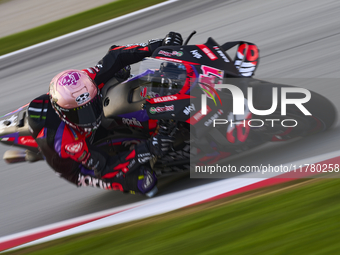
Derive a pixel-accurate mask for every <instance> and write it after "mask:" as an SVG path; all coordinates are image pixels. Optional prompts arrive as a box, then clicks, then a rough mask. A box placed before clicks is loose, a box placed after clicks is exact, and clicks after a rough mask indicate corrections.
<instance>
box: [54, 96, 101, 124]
mask: <svg viewBox="0 0 340 255" xmlns="http://www.w3.org/2000/svg"><path fill="white" fill-rule="evenodd" d="M59 109H60V111H61V113H62V114H63V117H64V118H65V120H66V121H68V122H70V123H72V124H74V125H76V126H78V127H81V128H96V127H98V125H99V124H100V121H101V118H102V114H103V104H102V100H101V97H100V96H99V95H97V96H95V97H94V98H93V99H92V100H90V101H89V102H88V103H87V104H85V105H82V106H80V107H77V108H73V109H64V108H61V107H59Z"/></svg>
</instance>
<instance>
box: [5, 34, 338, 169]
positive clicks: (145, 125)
mask: <svg viewBox="0 0 340 255" xmlns="http://www.w3.org/2000/svg"><path fill="white" fill-rule="evenodd" d="M234 46H238V48H237V51H236V56H235V58H234V59H231V58H230V56H229V55H228V54H227V53H226V51H227V50H228V49H230V48H232V47H234ZM151 58H154V59H158V60H164V61H170V62H173V63H180V64H182V65H184V66H185V69H186V80H185V83H184V86H183V87H182V88H181V90H180V91H179V93H177V94H175V95H171V96H163V97H156V98H145V94H146V91H145V90H146V88H141V86H140V84H139V82H138V79H137V78H136V77H135V78H131V79H129V80H127V81H125V82H123V83H121V82H119V81H117V80H115V79H112V80H110V81H109V82H108V83H107V84H105V85H104V87H103V89H102V94H103V109H104V116H105V117H104V119H103V123H102V127H101V128H99V130H98V131H97V132H96V136H95V139H94V143H95V144H96V145H97V146H100V147H101V148H102V149H104V150H105V151H107V152H108V153H109V154H115V153H118V152H120V151H122V150H127V149H128V148H129V146H128V145H130V144H133V143H137V142H141V141H143V140H146V139H148V138H149V137H150V136H151V135H153V134H154V133H155V131H156V128H157V120H159V119H168V120H174V121H177V123H178V127H179V128H178V129H179V131H178V132H177V133H176V142H175V146H174V147H175V150H174V152H172V153H170V154H169V155H168V156H167V157H164V158H163V159H159V160H158V164H159V168H160V169H162V168H165V167H172V169H176V168H177V169H179V168H181V167H178V166H183V165H185V164H187V165H188V164H189V163H190V160H189V159H190V146H191V147H192V146H193V144H191V142H194V144H195V146H196V148H197V149H198V151H200V152H201V153H200V156H199V160H204V161H205V160H208V161H217V160H219V159H222V158H225V157H228V156H230V155H232V154H235V153H239V152H241V151H242V150H246V148H252V147H254V146H257V145H259V144H263V143H264V142H267V141H271V140H276V141H282V140H286V139H290V138H293V137H296V136H298V135H301V134H302V131H301V130H303V131H304V132H305V130H306V129H307V128H308V132H309V133H311V132H319V131H322V130H324V129H326V128H328V127H329V126H331V125H332V124H333V122H334V119H335V110H334V109H333V108H334V107H333V106H332V105H331V103H330V102H329V101H327V102H326V101H325V100H326V99H322V100H324V101H323V103H324V104H328V106H327V107H328V108H327V111H330V112H331V115H332V116H331V117H329V121H328V123H325V121H320V119H321V118H320V115H325V114H324V113H323V112H322V113H318V112H317V111H315V115H314V114H313V118H314V119H315V120H313V121H314V122H313V123H311V124H309V122H311V121H310V120H308V121H307V122H308V125H309V126H308V127H306V125H307V124H306V125H305V126H303V127H302V128H301V129H298V131H296V132H294V130H292V129H284V130H280V129H275V130H272V131H270V132H267V133H266V132H262V130H259V129H256V128H255V129H251V128H250V127H249V126H241V125H238V126H235V127H234V128H229V129H226V128H225V127H224V128H223V130H219V129H216V128H212V125H211V123H212V120H213V119H214V118H215V119H216V118H227V117H228V116H230V114H231V113H232V103H233V98H232V96H231V94H230V93H228V91H222V92H220V91H218V92H217V91H216V90H215V89H214V84H218V83H222V82H223V81H224V79H232V81H233V82H234V84H236V85H237V86H238V87H239V88H240V89H241V90H242V91H243V92H244V94H246V90H247V87H248V86H249V84H250V83H251V84H252V86H254V87H257V88H258V89H259V90H258V91H259V93H258V95H259V96H258V98H257V99H256V100H255V99H254V106H256V107H257V109H261V107H267V105H264V106H263V105H262V104H263V101H264V99H263V97H261V95H264V94H266V93H267V91H268V90H269V91H271V87H272V86H274V85H275V86H281V85H278V84H271V83H267V82H264V81H259V80H256V79H253V78H251V77H252V76H253V74H254V72H255V70H256V68H257V66H258V64H259V50H258V48H257V47H256V45H254V44H252V43H249V42H244V41H235V42H227V43H225V44H223V45H222V46H220V45H219V44H218V43H216V42H215V41H214V40H213V39H212V38H209V39H208V40H207V42H206V43H204V44H198V45H183V46H170V47H169V46H163V47H160V48H158V49H156V50H155V51H154V54H153V55H152V57H151ZM235 81H236V82H235ZM282 86H284V85H282ZM202 91H205V92H206V93H208V94H209V95H211V94H213V95H216V98H217V99H218V102H219V103H218V104H216V103H214V100H208V102H207V103H208V104H207V114H206V115H202V112H201V110H202V109H201V98H200V95H201V94H202ZM209 95H208V96H209ZM222 103H223V107H221V106H222ZM269 106H270V105H269ZM157 107H159V109H165V107H170V108H169V111H159V112H157V114H152V113H151V111H152V109H157ZM26 108H27V106H25V107H21V108H19V109H18V110H17V111H14V112H12V113H10V114H7V115H5V116H3V117H2V118H1V119H0V141H1V142H2V143H4V144H6V145H13V146H16V147H21V148H24V149H28V150H29V151H31V152H33V153H36V154H38V155H39V148H38V146H37V144H36V143H35V141H34V139H33V138H32V137H31V136H30V132H29V127H28V125H27V119H26V115H25V110H26ZM264 109H268V108H264ZM316 115H317V116H316ZM251 117H252V115H251V113H249V114H248V115H246V116H244V117H243V118H245V119H248V118H251ZM257 117H258V116H257ZM259 118H260V117H259ZM308 132H307V133H308ZM303 135H304V134H303ZM189 141H190V142H189ZM245 145H247V146H245ZM33 158H34V157H33ZM37 158H38V159H42V157H41V155H40V156H38V157H37ZM14 161H15V160H13V162H14ZM33 161H34V160H33ZM181 169H182V168H181ZM171 171H172V170H171ZM175 171H176V170H175Z"/></svg>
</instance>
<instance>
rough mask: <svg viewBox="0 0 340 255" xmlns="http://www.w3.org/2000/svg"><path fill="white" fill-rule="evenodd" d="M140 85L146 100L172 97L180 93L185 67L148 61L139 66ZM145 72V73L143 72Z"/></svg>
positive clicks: (184, 77) (184, 76)
mask: <svg viewBox="0 0 340 255" xmlns="http://www.w3.org/2000/svg"><path fill="white" fill-rule="evenodd" d="M141 68H142V69H144V70H140V71H141V73H143V72H144V74H147V75H145V76H142V77H141V78H140V81H141V83H140V85H141V87H142V89H143V90H146V92H145V93H144V94H146V96H145V97H147V98H153V97H160V96H168V95H174V94H177V93H179V92H180V91H181V89H182V88H183V86H184V84H185V80H186V77H187V72H186V67H185V66H184V65H183V64H182V63H174V62H170V61H164V60H162V61H161V60H157V59H149V60H147V61H145V60H144V61H143V63H142V64H141ZM145 70H147V71H145Z"/></svg>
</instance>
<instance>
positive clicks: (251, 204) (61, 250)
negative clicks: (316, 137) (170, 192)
mask: <svg viewBox="0 0 340 255" xmlns="http://www.w3.org/2000/svg"><path fill="white" fill-rule="evenodd" d="M293 184H294V186H293V187H289V188H287V187H286V188H282V187H283V185H281V186H277V187H276V188H275V189H273V188H270V189H268V188H267V189H264V190H262V192H261V193H260V194H257V193H256V194H252V193H250V195H249V193H248V194H246V195H248V196H246V197H244V195H242V196H241V197H240V196H238V198H237V199H234V200H231V198H229V199H225V200H219V201H215V202H212V203H209V204H204V205H199V206H195V207H191V208H186V209H182V210H178V211H176V212H172V213H168V214H165V215H163V216H157V217H153V218H150V219H146V220H142V221H137V222H133V223H127V224H122V225H118V226H114V227H110V228H107V229H103V230H100V231H95V232H89V233H84V234H80V235H76V236H72V237H68V238H63V239H60V240H56V241H52V242H49V243H45V244H41V245H38V246H33V247H30V248H26V249H22V250H18V251H15V252H12V253H9V254H162V255H163V254H171V255H173V254H176V255H179V254H195V255H196V254H232V255H235V254H261V255H263V254H285V255H286V254H299V255H301V254H339V250H340V242H339V236H340V230H339V228H340V220H339V216H340V189H339V187H340V180H339V179H324V180H321V181H319V180H313V181H308V182H305V181H304V182H301V180H300V181H298V182H296V181H295V182H294V183H293ZM285 185H287V184H285ZM290 185H292V183H290ZM268 192H269V193H268ZM234 198H235V197H234ZM6 254H7V253H6Z"/></svg>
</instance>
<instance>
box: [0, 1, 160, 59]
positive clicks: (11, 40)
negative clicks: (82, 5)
mask: <svg viewBox="0 0 340 255" xmlns="http://www.w3.org/2000/svg"><path fill="white" fill-rule="evenodd" d="M164 1H165V0H118V1H115V2H113V3H110V4H107V5H103V6H101V7H98V8H94V9H91V10H89V11H86V12H82V13H79V14H76V15H73V16H70V17H67V18H64V19H61V20H58V21H55V22H51V23H48V24H46V25H43V26H40V27H36V28H33V29H30V30H27V31H24V32H20V33H17V34H14V35H10V36H6V37H3V38H0V45H1V47H0V55H4V54H6V53H9V52H12V51H15V50H19V49H22V48H25V47H28V46H31V45H34V44H37V43H40V42H43V41H46V40H49V39H52V38H55V37H58V36H61V35H64V34H67V33H70V32H73V31H76V30H79V29H82V28H85V27H88V26H91V25H94V24H97V23H100V22H103V21H106V20H110V19H113V18H115V17H118V16H121V15H124V14H127V13H130V12H133V11H136V10H139V9H142V8H145V7H148V6H151V5H154V4H157V3H160V2H164Z"/></svg>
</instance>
